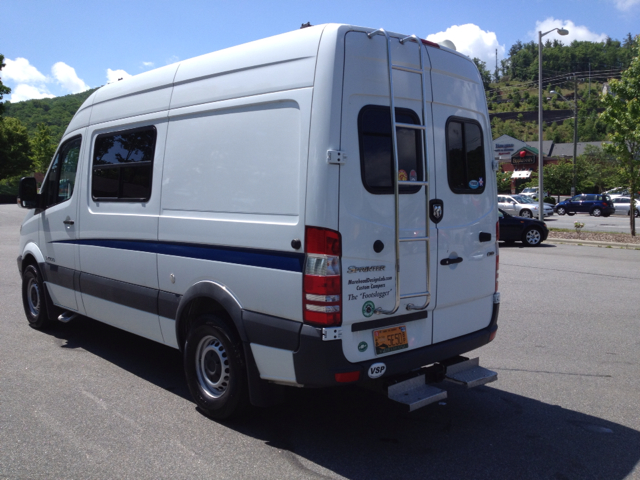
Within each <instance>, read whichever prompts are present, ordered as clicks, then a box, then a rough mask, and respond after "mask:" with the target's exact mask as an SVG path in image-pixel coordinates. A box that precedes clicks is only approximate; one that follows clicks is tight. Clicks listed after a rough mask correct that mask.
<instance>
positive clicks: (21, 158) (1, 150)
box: [0, 117, 31, 180]
mask: <svg viewBox="0 0 640 480" xmlns="http://www.w3.org/2000/svg"><path fill="white" fill-rule="evenodd" d="M30 153H31V149H30V147H29V135H28V134H27V128H26V127H25V126H24V125H22V123H20V121H19V120H17V119H15V118H11V117H5V118H0V180H1V179H4V178H7V177H12V176H16V175H21V174H23V173H26V172H28V171H29V167H30V165H31V160H30V158H29V155H30Z"/></svg>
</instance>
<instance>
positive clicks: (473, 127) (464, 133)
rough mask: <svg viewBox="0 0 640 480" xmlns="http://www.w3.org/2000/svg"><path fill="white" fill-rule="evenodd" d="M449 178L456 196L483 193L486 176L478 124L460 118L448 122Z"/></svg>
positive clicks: (450, 185)
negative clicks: (458, 194) (457, 194)
mask: <svg viewBox="0 0 640 480" xmlns="http://www.w3.org/2000/svg"><path fill="white" fill-rule="evenodd" d="M447 177H448V179H449V188H450V189H451V191H452V192H453V193H471V194H479V193H482V192H484V186H485V184H486V181H487V176H486V172H485V161H484V145H483V142H482V129H481V128H480V125H479V124H478V123H476V122H474V121H472V120H468V119H462V118H457V117H452V118H450V119H449V120H448V121H447Z"/></svg>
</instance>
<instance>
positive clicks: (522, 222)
mask: <svg viewBox="0 0 640 480" xmlns="http://www.w3.org/2000/svg"><path fill="white" fill-rule="evenodd" d="M498 223H499V225H500V240H503V241H505V242H518V241H521V242H522V243H524V244H525V245H527V246H529V247H537V246H538V245H540V244H541V243H542V242H544V241H545V240H546V239H547V236H548V235H549V229H548V228H547V225H546V224H545V223H544V222H541V221H540V220H536V219H535V218H524V217H514V216H513V215H510V214H508V213H507V212H505V211H504V210H502V209H498Z"/></svg>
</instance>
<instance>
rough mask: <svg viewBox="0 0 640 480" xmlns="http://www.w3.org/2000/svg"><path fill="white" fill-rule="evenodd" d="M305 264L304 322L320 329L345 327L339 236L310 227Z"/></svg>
mask: <svg viewBox="0 0 640 480" xmlns="http://www.w3.org/2000/svg"><path fill="white" fill-rule="evenodd" d="M305 251H306V253H307V259H306V262H305V271H304V280H303V293H302V295H303V298H302V308H303V318H304V321H305V322H307V323H311V324H315V325H321V326H338V325H341V324H342V296H341V295H342V275H341V270H340V257H341V255H342V246H341V241H340V234H339V233H338V232H335V231H333V230H329V229H326V228H319V227H307V229H306V232H305Z"/></svg>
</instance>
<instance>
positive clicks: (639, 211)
mask: <svg viewBox="0 0 640 480" xmlns="http://www.w3.org/2000/svg"><path fill="white" fill-rule="evenodd" d="M627 215H631V209H629V213H627ZM633 216H634V217H636V218H638V217H640V210H638V209H637V208H636V211H635V212H633Z"/></svg>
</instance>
